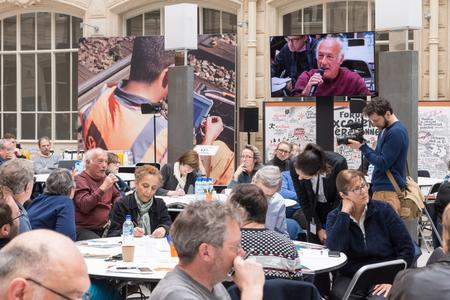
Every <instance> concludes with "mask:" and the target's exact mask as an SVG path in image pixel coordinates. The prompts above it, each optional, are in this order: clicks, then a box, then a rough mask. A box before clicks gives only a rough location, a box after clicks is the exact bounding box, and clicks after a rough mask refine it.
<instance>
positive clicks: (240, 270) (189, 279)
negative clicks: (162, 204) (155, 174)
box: [150, 201, 264, 300]
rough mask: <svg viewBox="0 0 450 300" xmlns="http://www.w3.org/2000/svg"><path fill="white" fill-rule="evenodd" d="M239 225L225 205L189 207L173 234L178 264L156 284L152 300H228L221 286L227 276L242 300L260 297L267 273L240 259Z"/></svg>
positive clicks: (202, 204) (197, 204)
mask: <svg viewBox="0 0 450 300" xmlns="http://www.w3.org/2000/svg"><path fill="white" fill-rule="evenodd" d="M239 226H240V224H239V221H238V216H237V215H236V214H235V213H234V212H233V211H232V209H231V208H230V207H227V206H226V205H225V204H224V203H221V202H219V201H213V202H206V201H197V202H193V203H191V204H189V205H188V206H187V207H186V208H185V209H184V210H183V212H181V213H180V215H178V217H177V218H176V219H175V222H174V223H173V224H172V228H171V230H170V236H171V237H172V242H173V245H174V246H175V249H176V251H177V253H178V257H179V259H180V262H179V263H178V265H177V266H176V267H175V269H174V270H173V271H171V272H169V273H167V275H166V276H165V277H164V279H163V280H161V281H160V282H159V283H158V285H157V286H156V288H155V289H154V290H153V291H152V293H151V295H150V300H159V299H161V300H162V299H164V300H183V299H210V300H225V299H230V296H229V294H228V292H227V291H226V289H225V288H224V286H223V285H222V283H221V282H222V281H224V280H225V279H227V278H230V279H232V280H233V281H234V282H235V283H236V285H237V286H238V287H239V289H240V290H241V299H243V300H247V299H252V300H258V299H262V288H263V285H264V272H263V269H262V267H261V265H260V264H258V263H256V262H254V261H251V260H243V259H242V256H243V255H244V251H243V250H242V247H241V233H240V228H239ZM231 270H234V274H233V275H231V277H230V275H228V274H229V272H230V271H231Z"/></svg>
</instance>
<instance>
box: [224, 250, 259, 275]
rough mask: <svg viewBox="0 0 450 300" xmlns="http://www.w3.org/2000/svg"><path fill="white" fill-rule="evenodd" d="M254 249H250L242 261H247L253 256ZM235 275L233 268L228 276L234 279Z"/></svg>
mask: <svg viewBox="0 0 450 300" xmlns="http://www.w3.org/2000/svg"><path fill="white" fill-rule="evenodd" d="M252 252H253V249H249V250H248V251H247V252H246V253H245V255H244V256H243V257H242V260H246V259H247V258H248V257H249V256H250V255H252ZM233 275H234V268H233V267H232V268H231V270H230V271H229V272H228V274H227V276H228V277H232V276H233Z"/></svg>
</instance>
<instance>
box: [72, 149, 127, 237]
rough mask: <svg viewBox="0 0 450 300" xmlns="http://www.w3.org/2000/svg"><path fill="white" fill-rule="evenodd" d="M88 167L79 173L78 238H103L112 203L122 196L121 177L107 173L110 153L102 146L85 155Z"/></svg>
mask: <svg viewBox="0 0 450 300" xmlns="http://www.w3.org/2000/svg"><path fill="white" fill-rule="evenodd" d="M85 161H86V170H84V171H83V172H81V173H80V174H78V175H77V176H75V183H76V190H75V196H74V198H73V201H74V203H75V223H76V226H77V241H81V240H89V239H95V238H100V237H101V236H102V235H103V231H104V228H105V225H106V223H107V222H108V219H109V213H110V211H111V208H112V205H114V203H115V202H116V201H117V200H119V199H120V198H121V195H120V192H119V190H118V189H117V188H116V187H115V185H116V183H117V177H116V176H115V175H114V174H112V173H111V174H109V175H106V169H107V153H106V151H105V150H103V149H100V148H94V149H90V150H89V151H87V152H86V155H85Z"/></svg>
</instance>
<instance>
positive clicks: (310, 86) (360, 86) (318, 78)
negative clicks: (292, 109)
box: [293, 37, 370, 96]
mask: <svg viewBox="0 0 450 300" xmlns="http://www.w3.org/2000/svg"><path fill="white" fill-rule="evenodd" d="M344 56H345V45H344V41H343V40H342V39H340V38H337V37H326V38H324V39H322V40H320V41H319V43H318V45H317V66H318V69H312V70H309V71H305V72H303V73H302V74H300V76H299V77H298V80H297V82H296V83H295V90H294V91H293V93H294V96H362V95H367V96H368V95H370V92H369V90H368V89H367V86H366V83H365V82H364V79H363V78H362V77H361V76H360V75H359V74H358V73H356V72H352V71H350V70H349V69H347V68H344V67H341V64H342V63H343V62H344Z"/></svg>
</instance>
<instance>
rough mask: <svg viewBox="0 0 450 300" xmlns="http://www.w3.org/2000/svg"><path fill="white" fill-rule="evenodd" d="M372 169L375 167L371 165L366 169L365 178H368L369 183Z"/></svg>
mask: <svg viewBox="0 0 450 300" xmlns="http://www.w3.org/2000/svg"><path fill="white" fill-rule="evenodd" d="M373 169H375V166H374V165H372V164H370V165H369V167H368V168H367V177H369V181H372V174H373Z"/></svg>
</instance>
